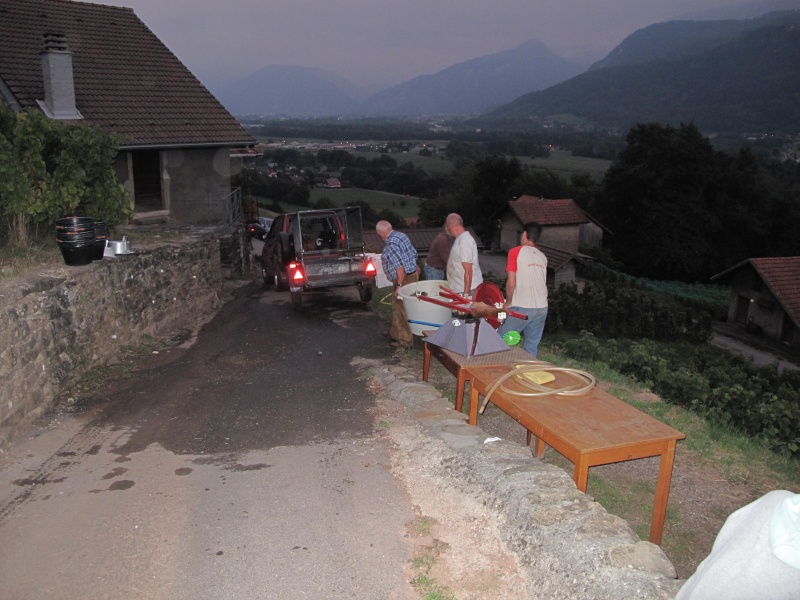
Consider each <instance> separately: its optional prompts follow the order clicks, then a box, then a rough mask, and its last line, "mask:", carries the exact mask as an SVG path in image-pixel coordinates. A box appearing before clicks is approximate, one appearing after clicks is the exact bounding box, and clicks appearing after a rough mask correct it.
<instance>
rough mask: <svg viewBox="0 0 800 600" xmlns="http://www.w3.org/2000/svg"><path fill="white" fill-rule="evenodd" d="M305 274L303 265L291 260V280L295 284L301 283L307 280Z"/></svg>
mask: <svg viewBox="0 0 800 600" xmlns="http://www.w3.org/2000/svg"><path fill="white" fill-rule="evenodd" d="M305 278H306V277H305V274H304V273H303V267H302V266H301V265H300V263H296V262H290V263H289V281H290V282H291V283H294V284H301V285H302V283H303V281H304V280H305Z"/></svg>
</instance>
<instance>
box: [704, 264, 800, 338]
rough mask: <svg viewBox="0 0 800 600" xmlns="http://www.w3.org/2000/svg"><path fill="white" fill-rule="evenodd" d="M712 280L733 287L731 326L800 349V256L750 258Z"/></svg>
mask: <svg viewBox="0 0 800 600" xmlns="http://www.w3.org/2000/svg"><path fill="white" fill-rule="evenodd" d="M711 281H715V282H718V283H725V284H729V285H730V286H731V301H730V305H729V307H728V322H729V323H739V324H741V325H743V326H744V327H746V328H747V329H749V330H751V331H754V332H758V333H761V334H762V335H764V336H765V337H768V338H771V339H773V340H776V341H779V342H783V343H785V344H788V345H790V346H792V347H793V348H800V256H787V257H776V258H751V259H748V260H745V261H742V262H740V263H739V264H738V265H736V266H734V267H731V268H730V269H728V270H727V271H724V272H722V273H719V274H718V275H714V277H712V278H711Z"/></svg>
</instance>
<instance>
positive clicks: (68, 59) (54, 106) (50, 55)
mask: <svg viewBox="0 0 800 600" xmlns="http://www.w3.org/2000/svg"><path fill="white" fill-rule="evenodd" d="M43 37H44V50H43V51H42V54H41V56H42V75H43V79H44V101H42V100H37V102H38V103H39V107H40V108H41V109H42V111H43V112H44V113H45V114H46V115H47V116H48V117H49V118H51V119H82V118H83V116H81V113H79V112H78V109H77V107H76V106H75V82H74V81H73V78H72V52H70V51H69V50H68V49H67V36H66V35H65V34H63V33H45V34H44V36H43Z"/></svg>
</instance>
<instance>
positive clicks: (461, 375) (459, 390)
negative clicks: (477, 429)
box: [456, 369, 478, 424]
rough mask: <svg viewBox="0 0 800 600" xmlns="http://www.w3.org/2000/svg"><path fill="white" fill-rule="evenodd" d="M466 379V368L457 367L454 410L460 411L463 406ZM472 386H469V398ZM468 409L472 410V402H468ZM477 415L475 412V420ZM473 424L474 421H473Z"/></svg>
mask: <svg viewBox="0 0 800 600" xmlns="http://www.w3.org/2000/svg"><path fill="white" fill-rule="evenodd" d="M466 379H467V370H466V369H459V370H458V376H457V377H456V410H457V411H458V412H461V408H462V407H463V406H464V383H465V382H466ZM473 387H474V386H469V389H470V396H469V397H470V398H472V388H473ZM469 406H470V410H472V404H471V403H470V405H469ZM477 420H478V416H477V413H476V414H475V421H476V422H477ZM473 424H474V423H473Z"/></svg>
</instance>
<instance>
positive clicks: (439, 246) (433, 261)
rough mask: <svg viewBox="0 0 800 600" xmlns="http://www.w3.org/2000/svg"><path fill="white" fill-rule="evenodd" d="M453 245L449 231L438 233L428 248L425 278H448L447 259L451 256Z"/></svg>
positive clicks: (424, 268) (429, 279) (430, 279)
mask: <svg viewBox="0 0 800 600" xmlns="http://www.w3.org/2000/svg"><path fill="white" fill-rule="evenodd" d="M452 246H453V238H451V237H450V236H449V235H448V234H447V231H445V230H442V231H441V233H439V235H437V236H436V237H435V238H434V240H433V242H432V243H431V247H430V249H429V250H428V258H426V259H425V266H424V267H423V270H424V272H425V279H427V280H428V281H433V280H442V281H444V280H445V279H447V273H446V271H447V259H448V258H450V248H452Z"/></svg>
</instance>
